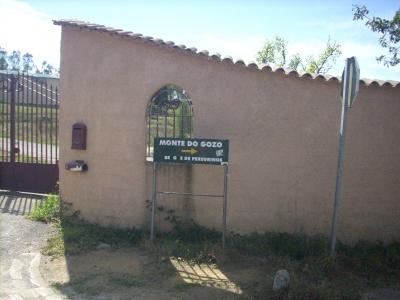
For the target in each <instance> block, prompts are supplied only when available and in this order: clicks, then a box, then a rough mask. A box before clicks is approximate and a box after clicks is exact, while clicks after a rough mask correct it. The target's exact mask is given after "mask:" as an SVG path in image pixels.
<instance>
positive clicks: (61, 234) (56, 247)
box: [42, 217, 144, 256]
mask: <svg viewBox="0 0 400 300" xmlns="http://www.w3.org/2000/svg"><path fill="white" fill-rule="evenodd" d="M57 227H58V231H57V234H56V235H54V236H53V237H51V238H50V239H48V242H47V245H46V246H45V247H44V248H43V249H42V253H43V254H45V255H54V256H59V255H62V254H68V255H73V254H79V253H82V252H86V251H90V250H95V249H96V246H97V245H98V244H99V243H107V244H109V245H111V247H114V248H117V247H121V246H131V245H134V244H137V243H138V242H139V241H141V240H142V239H143V237H144V234H143V232H142V231H140V230H138V229H135V228H132V229H120V228H113V227H102V226H98V225H94V224H91V223H88V222H86V221H83V220H80V219H78V218H77V217H68V218H61V220H60V222H59V224H58V225H57Z"/></svg>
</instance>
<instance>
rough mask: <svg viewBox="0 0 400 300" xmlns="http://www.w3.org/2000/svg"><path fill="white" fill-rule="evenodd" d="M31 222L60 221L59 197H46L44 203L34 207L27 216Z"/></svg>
mask: <svg viewBox="0 0 400 300" xmlns="http://www.w3.org/2000/svg"><path fill="white" fill-rule="evenodd" d="M28 217H29V218H30V219H31V220H35V221H41V222H46V223H48V222H54V221H57V220H59V219H60V197H59V196H58V195H49V196H47V198H46V200H45V201H44V203H41V204H40V205H39V206H37V207H35V208H34V209H33V210H32V212H31V213H30V214H29V216H28Z"/></svg>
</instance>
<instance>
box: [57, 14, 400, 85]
mask: <svg viewBox="0 0 400 300" xmlns="http://www.w3.org/2000/svg"><path fill="white" fill-rule="evenodd" d="M53 23H54V24H55V25H61V26H70V27H78V28H84V29H88V30H94V31H101V32H106V33H109V34H112V35H118V36H121V37H126V38H132V39H139V40H141V41H143V42H146V43H152V44H154V45H162V46H164V47H169V48H173V49H176V50H177V51H183V52H184V53H188V54H192V55H196V56H202V57H206V58H208V59H210V60H215V61H218V62H222V63H229V64H233V63H234V64H235V65H240V66H244V67H247V68H250V69H257V70H261V71H264V72H275V73H280V74H286V75H287V76H294V77H304V78H310V79H316V80H324V81H337V82H339V81H341V77H340V76H331V75H328V74H326V75H322V74H310V73H303V74H299V73H298V72H297V71H295V70H286V69H284V68H276V69H275V70H272V68H271V67H270V66H268V65H262V66H259V65H257V64H256V63H255V62H249V63H248V64H247V65H246V64H245V62H244V61H243V60H242V59H238V60H236V61H235V62H233V59H232V57H230V56H226V57H224V58H223V59H221V55H220V54H219V53H214V54H212V55H210V54H209V52H208V51H207V50H202V51H197V49H196V48H194V47H192V48H187V47H186V46H185V45H175V43H174V42H171V41H167V42H165V41H163V40H162V39H155V38H153V37H152V36H143V35H142V34H140V33H133V32H131V31H124V30H122V29H115V28H112V27H106V26H104V25H100V24H95V23H88V22H83V21H79V20H54V21H53ZM360 84H363V85H365V86H379V87H396V88H400V82H397V81H393V80H387V81H382V80H373V79H366V78H363V79H360Z"/></svg>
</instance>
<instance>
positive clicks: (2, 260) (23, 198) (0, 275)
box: [0, 191, 63, 300]
mask: <svg viewBox="0 0 400 300" xmlns="http://www.w3.org/2000/svg"><path fill="white" fill-rule="evenodd" d="M41 201H43V197H41V196H38V195H31V194H22V193H18V194H10V193H7V192H4V191H0V209H1V212H0V299H2V300H31V299H32V300H37V299H38V300H60V299H63V297H61V296H59V295H58V294H57V293H56V292H55V291H54V290H53V289H51V288H50V287H48V286H47V284H46V283H45V282H44V280H43V279H42V276H41V275H40V272H39V264H40V259H41V255H40V247H41V245H42V244H43V243H44V242H45V241H46V239H47V237H48V236H49V235H50V234H51V232H52V230H54V229H53V227H51V226H49V225H46V224H44V223H40V222H33V221H30V220H28V219H27V218H26V217H25V216H24V215H25V214H27V213H29V211H30V210H31V209H32V208H33V207H34V206H35V205H37V204H38V203H40V202H41Z"/></svg>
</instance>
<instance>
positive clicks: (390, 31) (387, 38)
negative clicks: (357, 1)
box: [353, 5, 400, 67]
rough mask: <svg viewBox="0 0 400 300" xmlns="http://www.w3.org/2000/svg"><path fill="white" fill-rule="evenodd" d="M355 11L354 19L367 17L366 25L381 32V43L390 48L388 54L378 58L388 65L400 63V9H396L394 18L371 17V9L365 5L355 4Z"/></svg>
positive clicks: (374, 30)
mask: <svg viewBox="0 0 400 300" xmlns="http://www.w3.org/2000/svg"><path fill="white" fill-rule="evenodd" d="M353 12H354V16H353V20H364V19H365V20H366V22H365V25H366V26H367V27H368V28H369V29H371V30H372V31H373V32H377V33H379V34H380V38H379V44H380V45H381V46H382V47H383V48H385V49H387V50H388V54H387V55H381V56H379V57H377V58H376V60H377V61H378V62H380V63H383V64H384V65H385V66H387V67H389V66H396V65H397V64H399V63H400V57H399V51H400V47H399V46H397V44H398V43H399V41H400V9H398V10H397V11H396V13H395V15H394V17H393V19H392V20H387V19H382V18H379V17H369V16H368V14H369V10H368V9H367V7H366V6H365V5H362V6H359V5H353Z"/></svg>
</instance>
